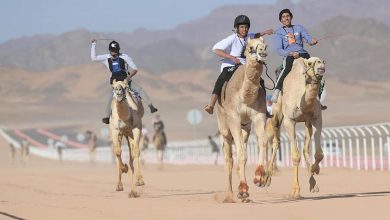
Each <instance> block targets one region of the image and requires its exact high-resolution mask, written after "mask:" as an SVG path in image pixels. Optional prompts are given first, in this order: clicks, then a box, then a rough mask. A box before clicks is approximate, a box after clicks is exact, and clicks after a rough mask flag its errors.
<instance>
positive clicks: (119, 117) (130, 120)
mask: <svg viewBox="0 0 390 220" xmlns="http://www.w3.org/2000/svg"><path fill="white" fill-rule="evenodd" d="M112 87H113V89H114V99H113V100H112V104H111V109H112V113H111V116H110V133H111V138H112V144H113V151H114V153H115V156H116V162H117V167H118V170H119V175H118V184H117V188H116V191H123V185H122V180H121V179H122V173H127V171H128V166H127V164H126V163H123V162H122V158H121V153H122V150H121V145H122V138H123V137H125V138H126V140H127V144H128V147H129V165H130V168H131V171H132V172H131V175H132V176H133V177H134V173H135V179H136V181H135V184H134V178H133V180H132V181H131V191H130V193H129V197H138V196H139V195H138V194H137V192H136V191H135V190H134V189H135V186H142V185H145V183H144V181H143V177H142V174H141V170H140V160H139V156H140V149H139V141H140V136H141V129H142V117H143V115H144V108H143V106H142V103H141V100H139V99H137V98H135V97H134V96H133V95H132V94H131V93H130V92H129V86H128V82H127V80H124V81H116V80H114V82H113V84H112Z"/></svg>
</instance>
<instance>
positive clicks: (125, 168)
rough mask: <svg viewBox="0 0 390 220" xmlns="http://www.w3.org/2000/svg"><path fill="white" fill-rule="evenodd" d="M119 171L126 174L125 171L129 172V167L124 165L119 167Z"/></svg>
mask: <svg viewBox="0 0 390 220" xmlns="http://www.w3.org/2000/svg"><path fill="white" fill-rule="evenodd" d="M121 171H122V173H127V171H129V166H127V164H124V165H123V166H122V167H121Z"/></svg>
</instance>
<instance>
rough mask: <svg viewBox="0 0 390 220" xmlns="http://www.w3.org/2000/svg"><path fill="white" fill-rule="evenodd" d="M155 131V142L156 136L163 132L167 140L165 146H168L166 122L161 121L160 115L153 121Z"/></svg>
mask: <svg viewBox="0 0 390 220" xmlns="http://www.w3.org/2000/svg"><path fill="white" fill-rule="evenodd" d="M153 129H154V135H153V141H154V139H155V138H156V134H157V133H158V132H162V135H163V137H164V140H165V143H164V144H167V136H166V135H165V132H164V122H163V121H162V120H161V119H160V115H156V118H155V119H154V120H153Z"/></svg>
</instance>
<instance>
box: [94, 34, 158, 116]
mask: <svg viewBox="0 0 390 220" xmlns="http://www.w3.org/2000/svg"><path fill="white" fill-rule="evenodd" d="M108 50H109V51H110V54H103V55H96V39H93V40H92V47H91V59H92V61H101V62H102V63H103V64H104V65H105V66H106V67H107V69H109V70H110V71H111V73H112V74H111V78H110V84H112V82H113V80H114V79H115V80H116V81H123V80H125V79H126V78H130V79H131V77H133V76H134V75H135V74H137V72H138V69H137V66H136V65H135V64H134V62H133V60H132V59H131V57H130V56H128V55H127V54H124V53H120V52H119V50H120V46H119V43H118V42H116V41H112V42H110V44H109V45H108ZM129 86H130V88H131V89H132V90H133V91H136V92H137V93H139V95H140V96H141V98H142V100H143V101H144V102H145V103H146V104H148V106H149V108H150V112H151V113H154V112H156V111H157V109H156V108H155V107H154V106H153V104H152V103H151V101H150V99H149V97H148V96H147V95H146V93H145V92H144V91H143V90H142V88H141V87H140V86H139V85H137V84H135V83H134V82H132V81H131V80H130V81H129ZM112 98H113V97H112V95H110V99H109V102H108V105H107V108H106V117H104V118H103V119H102V121H103V123H105V124H109V118H110V114H111V102H112Z"/></svg>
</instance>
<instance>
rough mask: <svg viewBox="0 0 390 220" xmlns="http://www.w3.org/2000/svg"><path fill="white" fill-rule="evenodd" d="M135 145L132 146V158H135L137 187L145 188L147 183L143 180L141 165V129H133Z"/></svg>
mask: <svg viewBox="0 0 390 220" xmlns="http://www.w3.org/2000/svg"><path fill="white" fill-rule="evenodd" d="M133 138H134V140H133V145H132V156H133V158H134V161H133V164H134V168H135V175H136V182H135V185H136V186H143V185H145V182H144V180H143V177H142V174H141V164H140V159H139V155H140V150H139V141H140V138H141V129H140V128H134V129H133Z"/></svg>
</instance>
